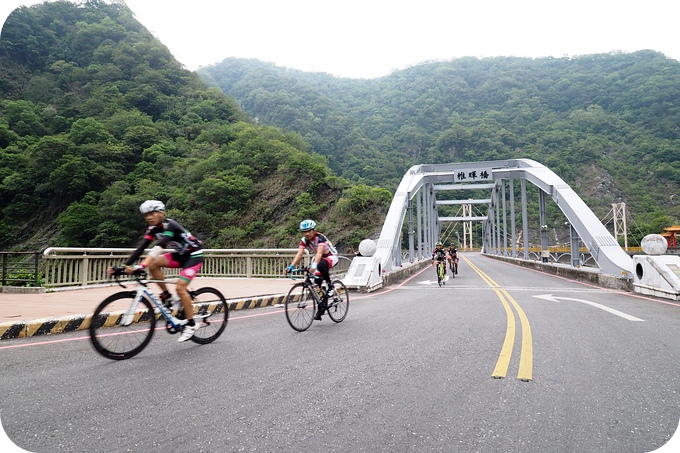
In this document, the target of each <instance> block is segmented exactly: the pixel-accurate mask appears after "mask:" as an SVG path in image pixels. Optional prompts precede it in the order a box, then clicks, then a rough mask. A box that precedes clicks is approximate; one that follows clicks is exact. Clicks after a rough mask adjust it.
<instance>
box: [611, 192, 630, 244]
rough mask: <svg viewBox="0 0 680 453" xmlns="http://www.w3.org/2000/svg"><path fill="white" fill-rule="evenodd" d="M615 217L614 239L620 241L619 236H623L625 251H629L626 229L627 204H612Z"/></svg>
mask: <svg viewBox="0 0 680 453" xmlns="http://www.w3.org/2000/svg"><path fill="white" fill-rule="evenodd" d="M612 213H613V217H614V239H616V242H618V241H619V234H622V235H623V243H624V249H625V250H626V252H627V251H628V228H627V227H626V203H612Z"/></svg>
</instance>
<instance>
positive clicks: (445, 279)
mask: <svg viewBox="0 0 680 453" xmlns="http://www.w3.org/2000/svg"><path fill="white" fill-rule="evenodd" d="M444 281H445V282H448V281H449V276H448V275H447V276H446V277H444ZM418 284H419V285H437V284H439V282H437V280H424V281H422V282H418Z"/></svg>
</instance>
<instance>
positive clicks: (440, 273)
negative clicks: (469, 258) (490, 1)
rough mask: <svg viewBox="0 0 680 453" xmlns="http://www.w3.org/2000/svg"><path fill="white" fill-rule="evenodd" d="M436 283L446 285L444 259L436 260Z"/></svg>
mask: <svg viewBox="0 0 680 453" xmlns="http://www.w3.org/2000/svg"><path fill="white" fill-rule="evenodd" d="M437 283H438V284H439V286H442V285H446V261H437Z"/></svg>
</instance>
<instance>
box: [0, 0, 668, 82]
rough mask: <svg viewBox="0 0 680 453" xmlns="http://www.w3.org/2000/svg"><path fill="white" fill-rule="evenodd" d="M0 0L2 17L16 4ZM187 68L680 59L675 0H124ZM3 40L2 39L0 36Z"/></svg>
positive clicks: (341, 71) (354, 73)
mask: <svg viewBox="0 0 680 453" xmlns="http://www.w3.org/2000/svg"><path fill="white" fill-rule="evenodd" d="M35 3H40V2H39V1H36V0H24V1H22V0H1V5H0V19H1V20H2V21H3V22H4V20H5V19H6V17H7V15H8V14H9V13H10V12H11V10H12V9H14V8H15V7H17V6H19V5H22V4H23V5H27V4H35ZM125 3H127V5H128V6H129V7H130V9H131V10H132V11H133V12H134V13H135V16H136V17H137V20H139V21H140V22H141V23H142V24H143V25H144V26H145V27H146V28H148V29H149V30H150V31H151V32H152V33H153V34H154V35H155V36H156V37H157V38H158V39H160V41H161V42H162V43H163V44H165V45H166V46H168V48H169V49H170V51H171V52H172V54H173V55H174V56H175V58H176V59H177V60H179V61H180V62H181V63H183V64H184V65H185V66H186V67H187V69H190V70H195V69H197V68H198V67H199V66H207V65H210V64H213V63H218V62H220V61H222V60H223V59H224V58H227V57H239V58H255V59H258V60H261V61H267V62H272V63H275V64H276V65H278V66H286V67H289V68H294V69H301V70H303V71H321V72H327V73H330V74H333V75H336V76H341V77H353V78H373V77H380V76H384V75H387V74H389V73H390V72H391V71H392V70H395V69H403V68H405V67H408V66H412V65H415V64H418V63H422V62H424V61H431V60H450V59H453V58H458V57H464V56H475V57H493V56H520V57H546V56H553V57H562V56H565V55H567V56H577V55H584V54H593V53H606V52H612V51H624V52H630V51H636V50H642V49H652V50H656V51H659V52H662V53H664V54H665V55H666V56H668V57H671V58H674V59H676V60H680V36H679V33H678V31H677V30H678V25H677V20H678V10H679V9H680V7H679V6H677V5H680V3H678V1H677V0H647V1H645V2H621V1H620V0H617V1H613V0H571V1H568V2H550V1H546V0H540V1H539V0H515V1H508V0H476V1H470V0H465V1H463V0H412V1H408V2H406V1H402V0H337V1H336V0H125ZM0 38H1V36H0Z"/></svg>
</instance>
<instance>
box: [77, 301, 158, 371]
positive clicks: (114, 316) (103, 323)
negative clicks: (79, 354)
mask: <svg viewBox="0 0 680 453" xmlns="http://www.w3.org/2000/svg"><path fill="white" fill-rule="evenodd" d="M136 295H137V293H136V292H135V291H123V292H120V293H116V294H112V295H111V296H109V297H107V298H106V299H104V301H103V302H102V303H101V304H99V306H98V307H97V309H96V310H95V311H94V314H93V315H92V319H91V320H90V327H89V331H90V340H91V341H92V346H94V349H95V350H96V351H97V352H98V353H100V354H101V355H103V356H104V357H106V358H109V359H113V360H123V359H129V358H130V357H134V356H136V355H137V354H139V353H140V352H142V350H143V349H144V348H145V347H146V346H147V345H148V344H149V342H150V341H151V337H152V336H153V332H154V328H155V327H156V315H155V314H154V312H153V307H152V305H151V302H150V301H149V300H147V299H146V298H145V297H142V299H141V301H140V302H139V304H138V305H137V307H136V308H135V310H134V312H133V313H128V312H129V310H130V306H131V304H132V303H133V301H134V300H135V297H136Z"/></svg>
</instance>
